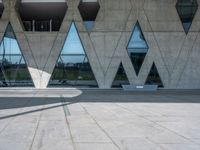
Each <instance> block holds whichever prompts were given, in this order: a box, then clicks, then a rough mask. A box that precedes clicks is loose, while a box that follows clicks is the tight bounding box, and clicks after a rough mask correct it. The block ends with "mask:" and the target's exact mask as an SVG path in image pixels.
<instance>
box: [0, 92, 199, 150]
mask: <svg viewBox="0 0 200 150" xmlns="http://www.w3.org/2000/svg"><path fill="white" fill-rule="evenodd" d="M21 93H22V91H21V90H19V91H18V90H15V91H9V92H2V91H1V90H0V150H13V149H14V150H178V149H180V150H199V149H200V127H199V124H200V92H199V91H197V90H195V91H191V90H190V91H177V92H174V91H158V92H139V93H136V92H124V91H121V90H110V91H109V90H108V91H105V90H77V89H74V90H72V89H70V90H63V89H62V90H60V91H59V90H55V91H53V90H52V89H51V90H44V91H39V92H38V91H36V90H30V91H29V92H27V91H25V94H23V96H21V97H20V96H19V95H20V94H21ZM16 95H17V96H16ZM33 95H34V96H33ZM18 96H19V97H18Z"/></svg>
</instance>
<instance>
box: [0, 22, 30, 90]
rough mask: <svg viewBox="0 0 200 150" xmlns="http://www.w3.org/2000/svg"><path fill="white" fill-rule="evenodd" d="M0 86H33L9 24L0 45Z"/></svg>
mask: <svg viewBox="0 0 200 150" xmlns="http://www.w3.org/2000/svg"><path fill="white" fill-rule="evenodd" d="M0 67H1V71H0V86H1V87H2V86H5V87H6V86H13V87H15V86H33V82H32V80H31V77H30V74H29V72H28V68H27V65H26V63H25V61H24V58H23V56H22V54H21V51H20V48H19V46H18V43H17V40H16V37H15V35H14V32H13V29H12V27H11V25H10V24H8V26H7V29H6V33H5V35H4V37H3V40H2V42H1V46H0Z"/></svg>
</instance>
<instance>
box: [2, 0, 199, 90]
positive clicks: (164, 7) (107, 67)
mask: <svg viewBox="0 0 200 150" xmlns="http://www.w3.org/2000/svg"><path fill="white" fill-rule="evenodd" d="M98 1H99V4H100V9H99V13H98V15H97V17H96V21H95V24H94V28H93V30H92V31H91V32H87V30H86V28H85V26H84V23H83V21H82V18H81V15H80V13H79V10H78V5H79V2H80V0H66V4H67V6H68V9H67V12H66V14H65V17H64V20H63V23H62V25H61V28H60V30H59V31H58V32H52V33H46V32H42V33H38V32H37V33H31V32H24V30H23V25H22V22H21V19H20V16H19V14H18V13H17V9H18V8H17V5H15V4H16V2H19V1H17V0H3V4H4V8H5V9H4V12H3V15H2V18H1V19H0V39H2V36H3V33H4V31H5V28H6V25H7V23H8V22H11V24H12V26H13V28H14V31H15V33H16V36H17V39H18V42H19V45H20V48H21V50H22V53H23V55H24V57H25V60H26V62H27V65H28V68H29V71H30V74H31V76H32V78H33V81H34V84H35V87H36V88H46V87H47V85H48V82H49V79H50V77H51V74H52V72H53V69H54V66H55V64H56V60H57V59H58V56H59V54H60V51H61V49H62V46H63V44H64V40H65V38H66V36H67V33H68V30H69V27H70V24H71V22H72V21H75V24H76V26H77V30H78V32H79V35H80V38H81V41H82V43H83V46H84V48H85V52H86V54H87V56H88V58H89V61H90V64H91V67H92V70H93V72H94V75H95V77H96V80H97V82H98V85H99V87H100V88H110V87H111V85H112V82H113V80H114V77H115V75H116V72H117V70H118V67H119V65H120V63H121V62H122V64H123V66H124V69H125V71H126V74H127V77H128V79H129V82H130V83H131V84H144V83H145V81H146V79H147V76H148V74H149V71H150V68H151V66H152V64H153V62H155V64H156V67H157V69H158V72H159V74H160V77H161V79H162V82H163V84H164V88H166V89H167V88H170V89H182V88H184V89H199V88H200V78H199V75H200V68H199V63H200V62H199V57H200V53H199V51H200V46H199V43H200V36H199V31H200V8H199V9H198V10H197V12H196V15H195V17H194V19H193V23H192V25H191V28H190V31H189V33H188V34H187V35H186V34H185V32H184V29H183V26H182V23H181V21H180V18H179V15H178V13H177V11H176V8H175V5H176V2H177V1H176V0H162V1H158V0H151V1H148V0H123V2H122V1H121V0H98ZM197 1H198V4H199V5H200V0H197ZM15 6H16V7H15ZM137 21H139V23H140V25H141V28H142V30H143V33H144V36H145V39H146V41H147V43H148V46H149V51H148V53H147V56H146V58H145V60H144V63H143V65H142V67H141V71H140V73H139V75H138V76H136V73H135V71H134V68H133V65H132V64H131V60H130V59H129V56H128V54H127V50H126V47H127V44H128V41H129V39H130V37H131V33H132V30H133V28H134V26H135V23H136V22H137Z"/></svg>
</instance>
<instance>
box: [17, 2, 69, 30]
mask: <svg viewBox="0 0 200 150" xmlns="http://www.w3.org/2000/svg"><path fill="white" fill-rule="evenodd" d="M17 9H18V12H19V16H20V17H21V20H22V22H23V25H24V29H25V31H39V32H46V31H49V32H50V31H59V29H60V26H61V24H62V22H63V19H64V16H65V14H66V11H67V4H66V2H45V1H41V2H39V1H37V2H34V1H30V2H28V1H21V2H20V3H19V4H18V5H17Z"/></svg>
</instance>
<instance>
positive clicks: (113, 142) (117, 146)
mask: <svg viewBox="0 0 200 150" xmlns="http://www.w3.org/2000/svg"><path fill="white" fill-rule="evenodd" d="M80 105H81V107H83V109H84V110H85V112H86V113H87V114H88V115H89V116H90V117H91V118H92V119H93V120H94V122H95V123H96V125H97V126H98V127H99V128H100V129H101V130H102V131H103V133H104V134H105V135H106V136H107V137H108V138H109V139H110V140H111V142H112V144H114V145H115V146H116V148H117V149H119V150H121V148H120V147H119V145H118V144H117V143H115V141H114V140H113V139H112V138H111V136H110V135H109V134H108V133H107V132H106V131H105V130H104V129H103V128H102V127H101V126H100V124H99V123H98V122H97V120H96V119H95V118H94V117H93V116H92V115H91V114H90V113H89V112H88V111H87V109H86V108H85V107H84V106H83V105H82V104H80Z"/></svg>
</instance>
